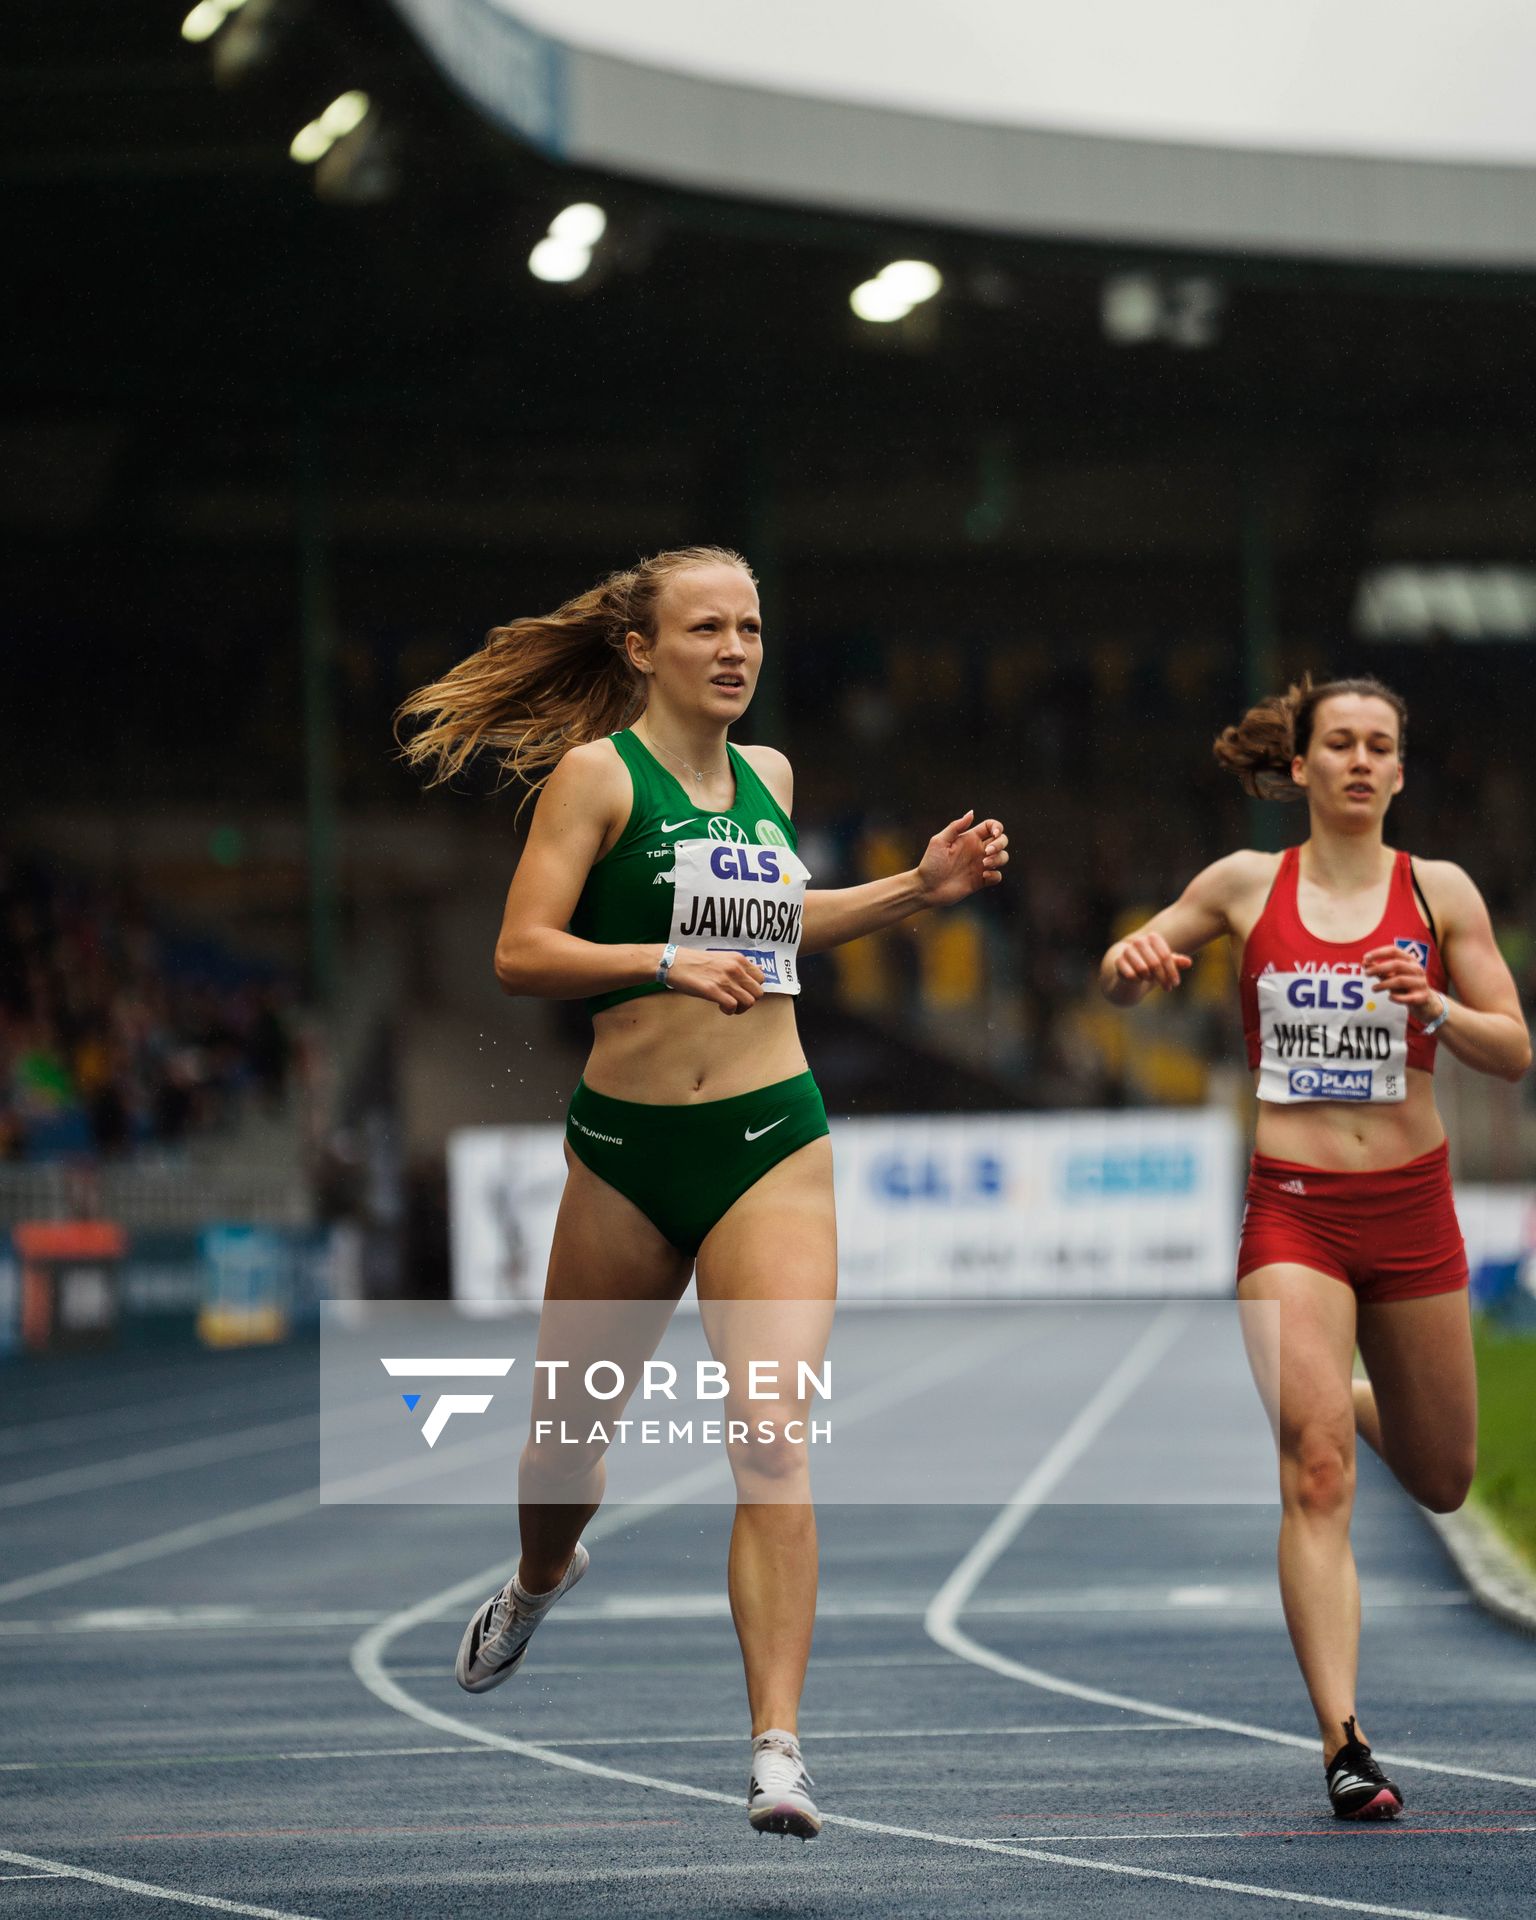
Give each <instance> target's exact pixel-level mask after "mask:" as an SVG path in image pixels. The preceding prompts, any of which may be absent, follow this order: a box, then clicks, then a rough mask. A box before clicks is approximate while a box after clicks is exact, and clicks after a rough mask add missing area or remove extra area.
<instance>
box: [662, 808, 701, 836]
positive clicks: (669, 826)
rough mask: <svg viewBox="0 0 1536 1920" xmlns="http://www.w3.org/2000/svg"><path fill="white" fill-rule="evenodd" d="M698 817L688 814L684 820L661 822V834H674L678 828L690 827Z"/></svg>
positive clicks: (694, 814)
mask: <svg viewBox="0 0 1536 1920" xmlns="http://www.w3.org/2000/svg"><path fill="white" fill-rule="evenodd" d="M698 817H699V816H698V815H697V814H696V813H690V814H689V816H688V818H687V819H686V820H663V821H662V823H661V831H662V832H663V833H676V832H677V830H678V828H679V827H691V826H692V825H693V823H694V821H695V820H697V819H698Z"/></svg>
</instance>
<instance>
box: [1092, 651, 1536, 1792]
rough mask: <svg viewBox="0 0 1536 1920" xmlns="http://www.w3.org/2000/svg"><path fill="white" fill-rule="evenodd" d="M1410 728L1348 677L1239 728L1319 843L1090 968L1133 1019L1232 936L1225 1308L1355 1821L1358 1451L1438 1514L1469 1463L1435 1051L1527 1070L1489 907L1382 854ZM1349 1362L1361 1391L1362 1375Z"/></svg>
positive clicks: (1273, 790) (1252, 858)
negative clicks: (1238, 1322) (1234, 1111)
mask: <svg viewBox="0 0 1536 1920" xmlns="http://www.w3.org/2000/svg"><path fill="white" fill-rule="evenodd" d="M1407 721H1408V716H1407V710H1406V708H1405V707H1404V705H1403V702H1402V701H1401V699H1399V697H1398V696H1397V695H1396V694H1395V693H1393V692H1391V691H1390V690H1389V689H1388V688H1387V687H1384V686H1383V685H1382V684H1381V683H1380V682H1379V681H1377V680H1373V679H1355V680H1334V681H1329V682H1327V683H1326V684H1324V685H1321V686H1314V685H1312V684H1310V682H1303V684H1302V685H1300V686H1294V687H1292V688H1291V689H1290V691H1289V692H1288V693H1287V694H1285V695H1284V696H1282V697H1279V698H1275V699H1270V700H1265V701H1262V702H1260V704H1259V705H1257V706H1256V707H1253V708H1252V709H1251V710H1250V711H1249V712H1248V713H1247V715H1246V716H1245V717H1244V718H1243V719H1242V720H1241V721H1240V722H1239V723H1238V725H1237V726H1235V727H1228V728H1227V729H1226V731H1225V732H1224V733H1223V734H1222V735H1221V736H1220V738H1219V739H1218V740H1217V742H1216V755H1217V758H1218V759H1219V760H1220V761H1221V763H1222V764H1223V765H1224V766H1226V767H1227V768H1229V769H1230V770H1231V771H1232V772H1234V773H1236V774H1237V775H1238V777H1239V778H1240V779H1241V780H1242V782H1243V785H1244V786H1245V788H1246V789H1247V790H1248V792H1249V793H1251V794H1255V795H1259V796H1264V797H1270V798H1283V799H1296V800H1305V802H1306V805H1307V812H1308V818H1309V833H1308V837H1307V839H1306V840H1305V841H1304V842H1303V843H1302V844H1301V846H1299V847H1292V848H1290V849H1288V850H1287V851H1286V852H1285V853H1280V854H1274V853H1256V852H1244V853H1233V854H1229V855H1228V856H1227V857H1226V858H1225V859H1224V860H1218V861H1217V862H1216V863H1215V865H1214V866H1210V867H1207V868H1206V869H1205V871H1204V872H1203V873H1199V874H1197V875H1196V876H1195V878H1194V879H1193V880H1192V881H1191V882H1190V883H1189V885H1188V887H1187V888H1186V889H1185V891H1184V893H1183V895H1182V897H1181V898H1180V899H1179V900H1177V901H1176V902H1175V903H1174V905H1172V906H1171V907H1166V908H1165V909H1164V910H1163V911H1162V912H1161V913H1159V914H1157V915H1156V916H1155V917H1154V918H1153V919H1151V920H1149V921H1148V922H1147V924H1146V926H1144V927H1142V928H1141V929H1140V930H1139V931H1138V932H1136V933H1133V934H1132V935H1131V936H1130V938H1129V939H1126V940H1120V941H1117V942H1116V943H1115V945H1114V946H1112V947H1111V948H1110V949H1109V951H1108V953H1106V954H1105V956H1104V960H1103V965H1102V969H1101V973H1100V985H1101V986H1102V988H1103V991H1104V993H1105V994H1106V996H1107V997H1108V998H1109V999H1110V1000H1112V1001H1114V1002H1115V1003H1116V1004H1117V1005H1120V1006H1129V1005H1133V1004H1134V1003H1135V1002H1136V1001H1138V1000H1140V999H1141V998H1142V996H1143V995H1144V994H1146V993H1147V992H1148V991H1150V990H1151V989H1152V988H1153V987H1162V988H1165V989H1167V990H1169V991H1172V990H1173V989H1175V988H1176V987H1177V986H1178V984H1179V980H1180V978H1181V976H1182V974H1183V972H1184V970H1185V969H1186V968H1187V967H1188V966H1189V965H1190V959H1189V956H1190V954H1191V953H1192V952H1193V951H1194V950H1195V949H1196V948H1197V947H1201V946H1204V945H1205V944H1206V942H1207V941H1210V940H1213V939H1215V938H1216V937H1217V936H1218V935H1220V934H1226V935H1228V936H1229V938H1230V939H1231V941H1232V945H1233V950H1234V955H1235V957H1236V959H1237V963H1238V973H1239V985H1240V991H1241V998H1242V1008H1243V1027H1244V1032H1245V1035H1246V1038H1247V1044H1248V1064H1249V1066H1250V1067H1252V1068H1253V1069H1255V1071H1256V1072H1257V1075H1258V1100H1259V1111H1258V1137H1257V1151H1256V1153H1255V1154H1254V1157H1253V1166H1252V1171H1251V1173H1250V1176H1249V1180H1248V1194H1247V1209H1246V1212H1245V1214H1244V1218H1243V1231H1242V1244H1241V1247H1240V1249H1239V1253H1238V1260H1237V1276H1238V1279H1237V1290H1238V1295H1239V1298H1240V1299H1242V1300H1243V1301H1245V1302H1248V1301H1268V1302H1275V1303H1277V1305H1278V1310H1279V1342H1278V1369H1276V1367H1275V1365H1274V1354H1273V1349H1272V1348H1271V1350H1270V1351H1269V1353H1268V1354H1266V1352H1265V1348H1264V1343H1263V1342H1262V1341H1261V1340H1259V1339H1257V1338H1255V1339H1254V1340H1252V1341H1251V1342H1250V1352H1251V1356H1252V1358H1253V1361H1254V1371H1255V1376H1256V1378H1257V1379H1258V1383H1259V1387H1260V1391H1261V1392H1262V1393H1263V1395H1264V1398H1265V1402H1266V1405H1267V1406H1268V1408H1269V1412H1270V1418H1271V1420H1272V1422H1273V1423H1274V1426H1275V1431H1276V1439H1277V1443H1278V1447H1279V1455H1280V1491H1281V1501H1282V1517H1281V1523H1280V1549H1279V1562H1280V1592H1281V1597H1282V1600H1283V1603H1284V1607H1285V1617H1286V1623H1287V1625H1288V1626H1289V1628H1290V1634H1291V1643H1292V1645H1293V1646H1294V1648H1295V1651H1296V1658H1297V1661H1298V1662H1299V1664H1300V1666H1301V1671H1302V1675H1303V1677H1304V1679H1305V1681H1306V1685H1307V1691H1308V1693H1309V1694H1310V1696H1311V1701H1312V1706H1313V1710H1314V1711H1315V1713H1316V1715H1317V1724H1318V1729H1319V1731H1320V1733H1321V1735H1322V1743H1323V1764H1324V1770H1325V1779H1326V1784H1327V1789H1328V1795H1329V1799H1330V1801H1331V1803H1332V1806H1333V1810H1334V1812H1335V1814H1336V1815H1338V1817H1339V1818H1340V1819H1345V1820H1360V1819H1391V1818H1393V1817H1394V1816H1395V1815H1396V1814H1397V1813H1399V1812H1400V1811H1401V1809H1402V1805H1403V1796H1402V1794H1401V1793H1400V1792H1399V1790H1398V1788H1397V1786H1396V1785H1395V1784H1394V1783H1393V1782H1392V1781H1391V1780H1389V1779H1388V1778H1387V1777H1386V1775H1385V1774H1384V1773H1383V1772H1382V1770H1381V1768H1380V1766H1379V1765H1378V1764H1377V1762H1376V1761H1375V1760H1373V1759H1372V1757H1371V1750H1370V1747H1369V1745H1368V1744H1367V1743H1366V1740H1365V1736H1364V1733H1363V1732H1362V1731H1361V1728H1360V1724H1359V1719H1358V1711H1357V1704H1356V1699H1355V1683H1356V1672H1357V1664H1358V1651H1359V1636H1360V1589H1359V1584H1358V1581H1357V1579H1356V1575H1355V1563H1354V1557H1353V1555H1352V1553H1351V1551H1350V1542H1349V1525H1350V1514H1351V1509H1352V1506H1353V1500H1354V1488H1355V1436H1356V1434H1357V1433H1359V1434H1361V1435H1363V1436H1364V1438H1365V1440H1366V1441H1367V1443H1368V1444H1369V1445H1370V1446H1371V1447H1372V1448H1373V1449H1374V1450H1375V1451H1376V1452H1377V1453H1378V1454H1380V1456H1381V1457H1382V1459H1383V1460H1384V1461H1385V1462H1386V1463H1387V1465H1388V1466H1389V1467H1390V1468H1391V1469H1392V1471H1393V1473H1394V1474H1395V1475H1396V1476H1397V1478H1398V1479H1399V1480H1400V1481H1401V1482H1402V1484H1403V1486H1404V1487H1406V1488H1407V1490H1408V1492H1409V1493H1411V1494H1412V1495H1413V1497H1414V1498H1415V1499H1416V1500H1418V1501H1420V1502H1422V1503H1423V1505H1425V1506H1427V1507H1430V1508H1431V1509H1433V1510H1434V1511H1436V1512H1442V1513H1443V1512H1448V1511H1450V1510H1451V1509H1453V1508H1455V1507H1458V1506H1460V1505H1461V1502H1462V1500H1463V1499H1464V1498H1465V1496H1466V1491H1467V1487H1468V1484H1469V1483H1470V1481H1471V1478H1472V1471H1473V1466H1474V1462H1475V1457H1476V1439H1477V1382H1476V1376H1475V1373H1474V1369H1473V1359H1472V1338H1471V1328H1470V1323H1469V1315H1468V1308H1467V1260H1466V1252H1465V1249H1464V1247H1463V1244H1462V1238H1461V1231H1460V1228H1459V1227H1458V1225H1457V1221H1456V1212H1455V1208H1454V1205H1453V1202H1452V1195H1451V1181H1450V1171H1449V1164H1448V1149H1447V1145H1446V1138H1445V1129H1444V1128H1443V1127H1442V1125H1441V1123H1440V1115H1439V1113H1438V1111H1437V1110H1436V1107H1435V1096H1434V1079H1433V1075H1434V1069H1435V1050H1436V1048H1437V1046H1446V1047H1448V1048H1449V1049H1450V1050H1451V1052H1452V1053H1454V1054H1455V1055H1456V1057H1457V1059H1459V1060H1462V1061H1464V1062H1465V1063H1466V1064H1467V1065H1468V1066H1470V1067H1473V1068H1475V1069H1476V1070H1477V1071H1478V1072H1480V1073H1488V1074H1495V1075H1497V1076H1498V1077H1499V1078H1501V1079H1505V1080H1518V1079H1519V1078H1520V1076H1521V1075H1522V1074H1523V1073H1524V1072H1525V1070H1526V1068H1527V1067H1528V1066H1529V1065H1530V1063H1531V1045H1530V1037H1529V1035H1528V1033H1527V1031H1526V1026H1525V1020H1524V1017H1523V1015H1522V1012H1521V1008H1520V1000H1519V996H1518V994H1517V992H1516V989H1515V984H1514V981H1513V980H1512V979H1511V977H1510V973H1509V969H1508V967H1507V966H1506V965H1505V963H1504V960H1503V958H1502V956H1501V955H1500V953H1499V950H1498V947H1497V946H1496V945H1495V944H1494V938H1493V930H1492V927H1491V926H1490V924H1489V919H1488V910H1487V908H1486V907H1485V906H1484V904H1483V900H1482V897H1481V895H1480V894H1479V893H1478V890H1477V888H1476V887H1475V886H1474V885H1473V883H1472V881H1471V880H1470V879H1468V877H1467V875H1466V874H1465V873H1464V872H1463V871H1462V870H1461V868H1460V867H1458V866H1454V865H1452V864H1451V862H1450V861H1448V860H1417V861H1416V860H1414V859H1412V858H1411V857H1410V856H1409V855H1408V854H1407V853H1403V852H1396V851H1394V850H1393V849H1392V848H1390V847H1388V846H1386V845H1385V844H1384V843H1383V839H1382V828H1383V823H1384V821H1385V819H1386V814H1387V809H1388V807H1389V806H1390V805H1391V804H1392V797H1393V795H1394V794H1396V793H1399V792H1401V790H1402V785H1403V749H1404V744H1405V736H1406V732H1407ZM1452 987H1454V989H1455V997H1454V998H1452V995H1451V992H1450V989H1451V988H1452ZM1357 1344H1358V1346H1359V1349H1360V1353H1361V1356H1362V1358H1363V1360H1364V1362H1365V1367H1366V1371H1367V1373H1368V1375H1369V1379H1368V1380H1359V1381H1357V1380H1353V1379H1352V1368H1353V1360H1354V1354H1355V1348H1356V1345H1357ZM1276 1372H1278V1378H1276V1377H1275V1374H1276Z"/></svg>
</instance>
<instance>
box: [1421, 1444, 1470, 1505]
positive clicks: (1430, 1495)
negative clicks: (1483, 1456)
mask: <svg viewBox="0 0 1536 1920" xmlns="http://www.w3.org/2000/svg"><path fill="white" fill-rule="evenodd" d="M1476 1471H1477V1455H1476V1452H1475V1451H1474V1450H1470V1449H1469V1450H1468V1451H1467V1452H1466V1453H1465V1454H1463V1455H1460V1456H1452V1457H1450V1458H1448V1459H1445V1460H1439V1461H1437V1462H1436V1463H1435V1465H1434V1467H1433V1468H1431V1469H1430V1471H1429V1472H1427V1473H1425V1474H1422V1475H1420V1476H1419V1477H1418V1481H1417V1484H1416V1485H1415V1486H1414V1487H1413V1488H1412V1489H1411V1491H1412V1493H1413V1497H1414V1498H1415V1499H1416V1500H1417V1501H1418V1503H1419V1505H1420V1506H1421V1507H1428V1508H1429V1510H1430V1512H1431V1513H1454V1512H1455V1511H1456V1509H1457V1508H1458V1507H1460V1506H1462V1505H1463V1504H1464V1503H1465V1501H1466V1498H1467V1494H1468V1492H1469V1491H1470V1489H1471V1486H1472V1475H1473V1474H1474V1473H1475V1472H1476Z"/></svg>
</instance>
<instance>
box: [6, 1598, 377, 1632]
mask: <svg viewBox="0 0 1536 1920" xmlns="http://www.w3.org/2000/svg"><path fill="white" fill-rule="evenodd" d="M382 1618H383V1616H382V1615H381V1614H380V1613H379V1611H378V1609H377V1608H376V1607H372V1608H368V1609H366V1610H364V1611H345V1612H336V1613H264V1612H263V1611H262V1610H261V1608H260V1607H244V1606H225V1605H222V1604H210V1605H208V1606H201V1607H91V1608H89V1609H87V1610H86V1611H85V1612H82V1613H61V1614H60V1615H59V1616H58V1617H57V1619H54V1620H0V1640H47V1639H52V1638H54V1637H55V1636H57V1635H64V1636H65V1637H69V1636H71V1635H73V1634H77V1633H101V1632H110V1633H243V1634H253V1633H284V1634H286V1633H295V1632H300V1631H304V1632H309V1631H313V1632H317V1633H318V1632H324V1631H334V1630H335V1629H336V1628H338V1627H353V1628H356V1627H367V1626H371V1625H372V1624H373V1622H374V1621H375V1620H379V1619H382Z"/></svg>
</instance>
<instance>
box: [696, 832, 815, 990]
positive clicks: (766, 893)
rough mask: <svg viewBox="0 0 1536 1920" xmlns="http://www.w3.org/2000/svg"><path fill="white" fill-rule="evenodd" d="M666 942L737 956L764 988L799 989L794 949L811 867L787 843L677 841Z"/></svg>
mask: <svg viewBox="0 0 1536 1920" xmlns="http://www.w3.org/2000/svg"><path fill="white" fill-rule="evenodd" d="M673 852H674V854H675V855H676V864H675V866H674V868H673V874H672V931H671V935H670V937H671V939H673V940H675V941H676V943H677V944H678V946H680V947H691V948H693V949H694V950H695V951H697V952H703V953H740V954H744V955H745V956H746V958H747V959H748V960H750V961H752V963H753V964H754V965H755V966H756V967H758V968H760V969H761V971H762V975H763V991H764V992H765V993H798V992H799V991H800V973H799V969H798V966H797V965H796V954H797V950H798V948H799V945H800V931H801V922H802V919H803V917H804V912H805V888H806V883H807V881H808V880H809V879H810V877H811V872H810V868H809V867H807V866H806V864H805V862H804V861H803V860H802V859H801V858H800V856H799V855H798V854H797V853H795V852H794V851H793V850H792V849H791V848H789V847H763V846H751V845H745V846H743V845H735V844H732V843H730V842H727V841H719V840H680V841H678V843H677V845H676V846H675V847H674V848H673Z"/></svg>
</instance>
